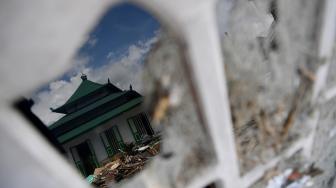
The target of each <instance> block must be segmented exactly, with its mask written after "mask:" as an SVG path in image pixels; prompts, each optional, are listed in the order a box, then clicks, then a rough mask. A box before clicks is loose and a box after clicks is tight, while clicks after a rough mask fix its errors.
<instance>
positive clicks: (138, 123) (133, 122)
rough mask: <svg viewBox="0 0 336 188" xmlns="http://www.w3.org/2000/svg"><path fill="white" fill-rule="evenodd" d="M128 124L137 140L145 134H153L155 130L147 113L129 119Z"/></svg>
mask: <svg viewBox="0 0 336 188" xmlns="http://www.w3.org/2000/svg"><path fill="white" fill-rule="evenodd" d="M127 122H128V125H129V127H130V129H131V131H132V133H133V137H134V139H135V141H136V142H140V141H141V139H142V137H143V136H144V135H153V134H154V131H153V129H152V127H151V125H150V123H149V120H148V118H147V116H146V114H145V113H140V114H138V115H136V116H133V117H131V118H129V119H127Z"/></svg>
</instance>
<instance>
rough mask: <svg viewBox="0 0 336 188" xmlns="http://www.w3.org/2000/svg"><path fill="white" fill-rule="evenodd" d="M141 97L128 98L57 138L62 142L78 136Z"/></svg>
mask: <svg viewBox="0 0 336 188" xmlns="http://www.w3.org/2000/svg"><path fill="white" fill-rule="evenodd" d="M142 100H143V99H142V97H139V98H135V99H133V100H130V101H129V102H127V103H125V104H123V105H120V106H118V107H117V108H114V109H112V110H110V111H108V112H106V113H105V114H103V115H101V116H98V117H96V118H94V119H92V120H90V121H88V122H86V123H84V124H82V125H81V126H79V127H77V128H75V129H73V130H71V131H69V132H67V133H65V134H63V135H61V136H59V137H58V138H57V139H58V141H59V142H60V143H61V144H63V143H65V142H67V141H69V140H71V139H73V138H75V137H77V136H80V135H81V134H83V133H85V132H87V131H89V130H91V129H93V128H95V127H97V126H99V125H101V124H103V123H105V122H106V121H108V120H110V119H112V118H113V117H115V116H117V115H119V114H121V113H123V112H125V111H127V110H129V109H131V108H133V107H135V106H137V105H139V104H140V103H141V102H142Z"/></svg>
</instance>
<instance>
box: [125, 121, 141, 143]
mask: <svg viewBox="0 0 336 188" xmlns="http://www.w3.org/2000/svg"><path fill="white" fill-rule="evenodd" d="M127 122H128V126H129V127H130V129H131V132H132V134H133V138H134V140H135V142H140V140H141V133H140V132H139V131H138V129H137V127H136V124H135V121H134V118H129V119H128V120H127Z"/></svg>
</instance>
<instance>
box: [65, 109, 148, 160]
mask: <svg viewBox="0 0 336 188" xmlns="http://www.w3.org/2000/svg"><path fill="white" fill-rule="evenodd" d="M140 112H143V110H142V108H141V106H136V107H135V108H133V109H131V110H129V111H126V112H124V113H122V114H119V115H118V116H117V117H115V118H113V119H111V120H109V121H108V122H106V123H104V124H103V125H100V126H98V127H96V128H94V129H92V130H90V131H89V132H87V133H84V134H82V135H80V136H79V137H77V138H74V139H73V140H70V141H69V142H67V143H65V144H63V146H64V149H65V150H66V151H67V152H68V153H69V152H70V148H71V147H73V146H76V145H78V144H80V143H82V142H84V141H85V140H90V141H91V143H92V145H93V148H94V152H95V154H96V157H97V160H98V161H99V162H101V161H102V160H104V159H106V158H107V157H108V156H107V153H106V150H105V148H104V144H103V142H102V140H101V138H100V136H99V134H101V133H102V132H104V131H106V130H107V129H110V128H111V127H112V126H118V129H119V131H120V134H121V136H122V138H123V140H124V142H133V141H134V138H133V134H132V131H131V129H130V128H129V126H128V123H127V118H130V117H132V116H134V115H137V114H139V113H140ZM71 162H72V163H73V164H75V163H74V161H73V160H72V159H71Z"/></svg>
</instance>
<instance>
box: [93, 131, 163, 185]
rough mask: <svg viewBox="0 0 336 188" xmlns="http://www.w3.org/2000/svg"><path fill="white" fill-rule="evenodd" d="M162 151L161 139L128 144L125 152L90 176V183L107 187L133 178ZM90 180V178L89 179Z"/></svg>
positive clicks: (114, 157)
mask: <svg viewBox="0 0 336 188" xmlns="http://www.w3.org/2000/svg"><path fill="white" fill-rule="evenodd" d="M159 151H160V138H158V137H156V138H154V139H153V138H151V139H144V140H143V142H142V143H141V144H138V145H134V144H128V145H127V146H126V147H125V149H124V151H121V152H120V153H119V154H117V155H115V156H113V158H112V159H111V160H112V161H111V162H108V163H107V164H105V165H104V166H102V167H100V168H96V169H95V171H94V174H93V175H90V177H91V178H90V179H92V180H91V181H90V183H92V184H93V185H95V186H97V187H107V185H108V184H109V183H115V182H119V181H121V180H123V179H127V178H130V177H132V176H133V175H134V174H136V173H137V172H139V171H141V170H142V169H144V166H145V165H146V164H147V163H148V162H149V161H150V159H152V158H153V157H154V156H155V155H157V154H158V153H159ZM87 179H88V178H87Z"/></svg>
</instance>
